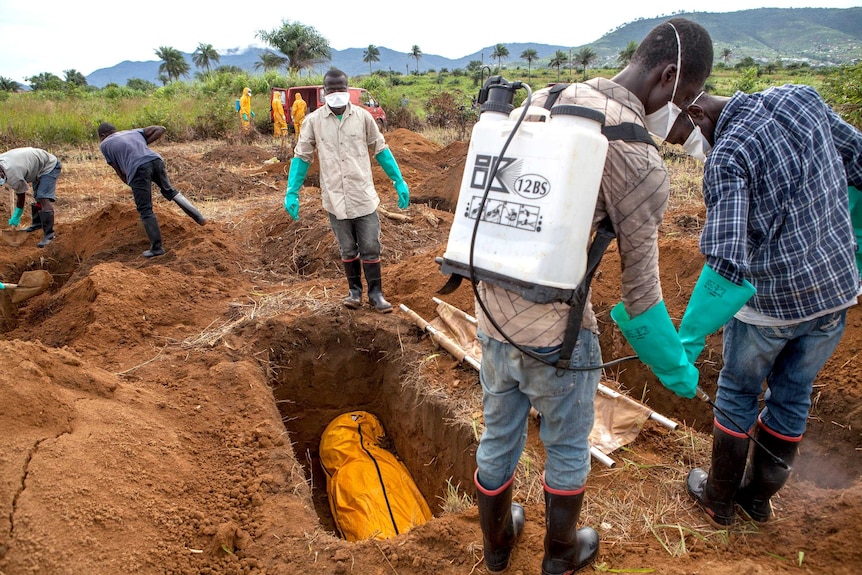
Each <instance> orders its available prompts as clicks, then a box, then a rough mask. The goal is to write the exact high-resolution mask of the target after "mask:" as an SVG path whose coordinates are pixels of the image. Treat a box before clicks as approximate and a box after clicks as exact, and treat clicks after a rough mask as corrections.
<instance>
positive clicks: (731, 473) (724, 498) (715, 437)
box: [685, 423, 749, 528]
mask: <svg viewBox="0 0 862 575" xmlns="http://www.w3.org/2000/svg"><path fill="white" fill-rule="evenodd" d="M748 443H749V441H748V437H746V436H745V435H742V434H735V435H733V434H730V433H728V432H727V431H725V430H724V429H723V428H721V427H719V426H718V424H717V423H716V424H714V425H713V429H712V467H710V469H709V473H707V472H706V471H704V470H703V469H700V468H698V467H696V468H694V469H692V470H691V471H689V472H688V477H687V478H686V482H685V488H686V491H688V494H689V495H690V496H691V497H692V499H694V500H695V502H697V504H698V505H699V506H700V507H701V509H703V510H704V512H705V513H706V515H707V517H708V518H709V520H710V522H711V523H713V524H714V525H715V526H717V527H719V528H721V527H725V526H727V525H731V524H732V523H733V522H734V521H735V520H736V515H735V513H734V507H733V505H734V503H733V499H734V497H735V496H736V492H737V491H738V490H739V485H740V483H741V482H742V475H743V473H744V472H745V461H746V459H747V458H748Z"/></svg>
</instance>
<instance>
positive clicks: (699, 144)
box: [682, 118, 712, 162]
mask: <svg viewBox="0 0 862 575" xmlns="http://www.w3.org/2000/svg"><path fill="white" fill-rule="evenodd" d="M689 121H691V118H689ZM692 123H694V122H692ZM682 148H683V149H684V150H685V152H686V153H687V154H688V155H689V156H691V157H692V158H694V159H695V160H700V161H701V162H705V161H706V156H707V154H709V151H710V150H711V149H712V146H711V145H710V144H709V142H708V141H707V139H706V136H704V135H703V132H701V131H700V126H695V127H694V130H692V131H691V134H689V135H688V139H687V140H686V141H685V143H684V144H683V145H682Z"/></svg>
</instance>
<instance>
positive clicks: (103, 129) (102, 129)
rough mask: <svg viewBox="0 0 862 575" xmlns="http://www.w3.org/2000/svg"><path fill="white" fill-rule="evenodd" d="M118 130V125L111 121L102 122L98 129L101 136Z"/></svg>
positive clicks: (97, 131)
mask: <svg viewBox="0 0 862 575" xmlns="http://www.w3.org/2000/svg"><path fill="white" fill-rule="evenodd" d="M116 131H117V128H116V126H114V125H113V124H111V123H110V122H102V123H101V124H99V129H98V130H96V133H97V134H98V135H99V138H104V137H105V136H110V135H111V134H113V133H114V132H116Z"/></svg>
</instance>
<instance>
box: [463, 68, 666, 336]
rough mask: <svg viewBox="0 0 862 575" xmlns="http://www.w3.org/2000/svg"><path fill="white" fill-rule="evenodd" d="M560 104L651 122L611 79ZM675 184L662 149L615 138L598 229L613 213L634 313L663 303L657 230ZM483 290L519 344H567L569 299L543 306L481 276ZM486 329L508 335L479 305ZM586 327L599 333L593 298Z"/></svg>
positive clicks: (617, 119)
mask: <svg viewBox="0 0 862 575" xmlns="http://www.w3.org/2000/svg"><path fill="white" fill-rule="evenodd" d="M547 97H548V89H547V88H545V89H542V90H539V91H537V92H536V93H535V94H533V101H532V102H531V105H535V106H542V105H543V104H544V102H545V100H546V99H547ZM556 104H577V105H579V106H586V107H589V108H593V109H595V110H598V111H600V112H602V113H603V114H604V115H605V125H608V126H613V125H617V124H620V123H623V122H636V123H638V124H640V125H644V108H643V104H642V103H641V102H640V100H638V98H637V97H636V96H635V95H634V94H632V93H631V92H630V91H629V90H627V89H626V88H623V87H622V86H620V85H619V84H616V83H615V82H612V81H611V80H607V79H604V78H595V79H593V80H590V81H588V82H586V83H578V84H572V85H571V86H569V87H567V88H566V89H565V90H564V91H563V92H562V93H560V96H559V98H558V100H557V102H556ZM669 192H670V183H669V180H668V173H667V168H666V167H665V164H664V161H663V160H662V158H661V156H660V155H659V153H658V151H657V150H656V149H655V147H653V146H650V145H649V144H645V143H642V142H625V141H622V140H613V141H611V142H610V143H609V146H608V154H607V160H606V161H605V166H604V172H603V175H602V184H601V188H600V190H599V196H598V202H597V204H596V211H595V215H594V216H593V231H595V229H596V227H597V225H598V223H599V222H600V221H602V220H603V219H604V218H605V216H609V217H610V220H611V222H612V224H613V228H614V232H615V233H616V236H617V245H618V247H619V252H620V263H621V267H622V299H623V302H624V303H625V308H626V311H627V312H628V313H629V315H630V316H631V317H635V316H637V315H640V314H641V313H643V312H644V311H646V310H647V309H649V308H651V307H652V306H654V305H655V304H657V303H658V302H660V301H661V299H662V292H661V284H660V282H659V274H658V228H659V224H661V221H662V217H663V216H664V212H665V208H666V207H667V200H668V194H669ZM478 288H479V295H480V297H481V298H482V301H483V302H484V303H485V306H486V307H487V308H488V311H489V312H490V314H491V316H492V317H493V318H494V320H495V321H496V322H497V324H499V326H500V328H501V329H502V330H503V331H504V332H505V333H506V334H507V335H508V336H509V337H510V338H512V339H513V340H514V341H515V342H517V343H518V344H519V345H524V346H530V347H551V346H555V345H560V344H561V343H562V341H563V335H564V333H565V329H566V322H567V321H568V313H569V309H570V308H569V306H568V305H567V304H564V303H551V304H537V303H533V302H531V301H528V300H526V299H524V298H522V297H521V296H520V295H518V294H516V293H513V292H510V291H508V290H506V289H504V288H501V287H499V286H495V285H492V284H486V283H484V282H481V283H480V284H479V286H478ZM476 317H477V318H478V320H479V327H480V328H481V329H482V331H484V332H485V333H486V334H488V335H489V336H491V337H493V338H495V339H497V340H500V341H505V338H504V337H503V336H502V335H500V333H499V332H498V331H497V330H496V329H495V328H494V327H493V325H492V324H491V323H490V322H489V321H488V318H486V317H485V314H484V313H483V312H482V309H481V308H480V306H479V304H478V303H477V304H476ZM582 326H583V327H585V328H588V329H590V330H592V331H593V332H595V333H598V325H597V323H596V318H595V314H594V313H593V309H592V305H590V303H589V301H588V302H587V305H586V307H585V310H584V317H583V320H582Z"/></svg>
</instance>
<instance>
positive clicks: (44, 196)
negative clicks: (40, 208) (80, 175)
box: [33, 160, 63, 202]
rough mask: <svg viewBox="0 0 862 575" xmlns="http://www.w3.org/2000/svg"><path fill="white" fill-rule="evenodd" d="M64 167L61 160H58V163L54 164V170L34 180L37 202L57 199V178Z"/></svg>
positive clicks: (34, 195)
mask: <svg viewBox="0 0 862 575" xmlns="http://www.w3.org/2000/svg"><path fill="white" fill-rule="evenodd" d="M62 169H63V166H62V165H61V164H60V160H57V165H56V166H54V169H53V170H51V171H50V172H48V173H47V174H45V175H44V176H39V178H38V179H37V180H36V181H35V182H33V198H34V199H35V200H36V201H37V202H38V201H39V200H51V201H52V202H53V201H56V200H57V178H59V177H60V172H61V171H62Z"/></svg>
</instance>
